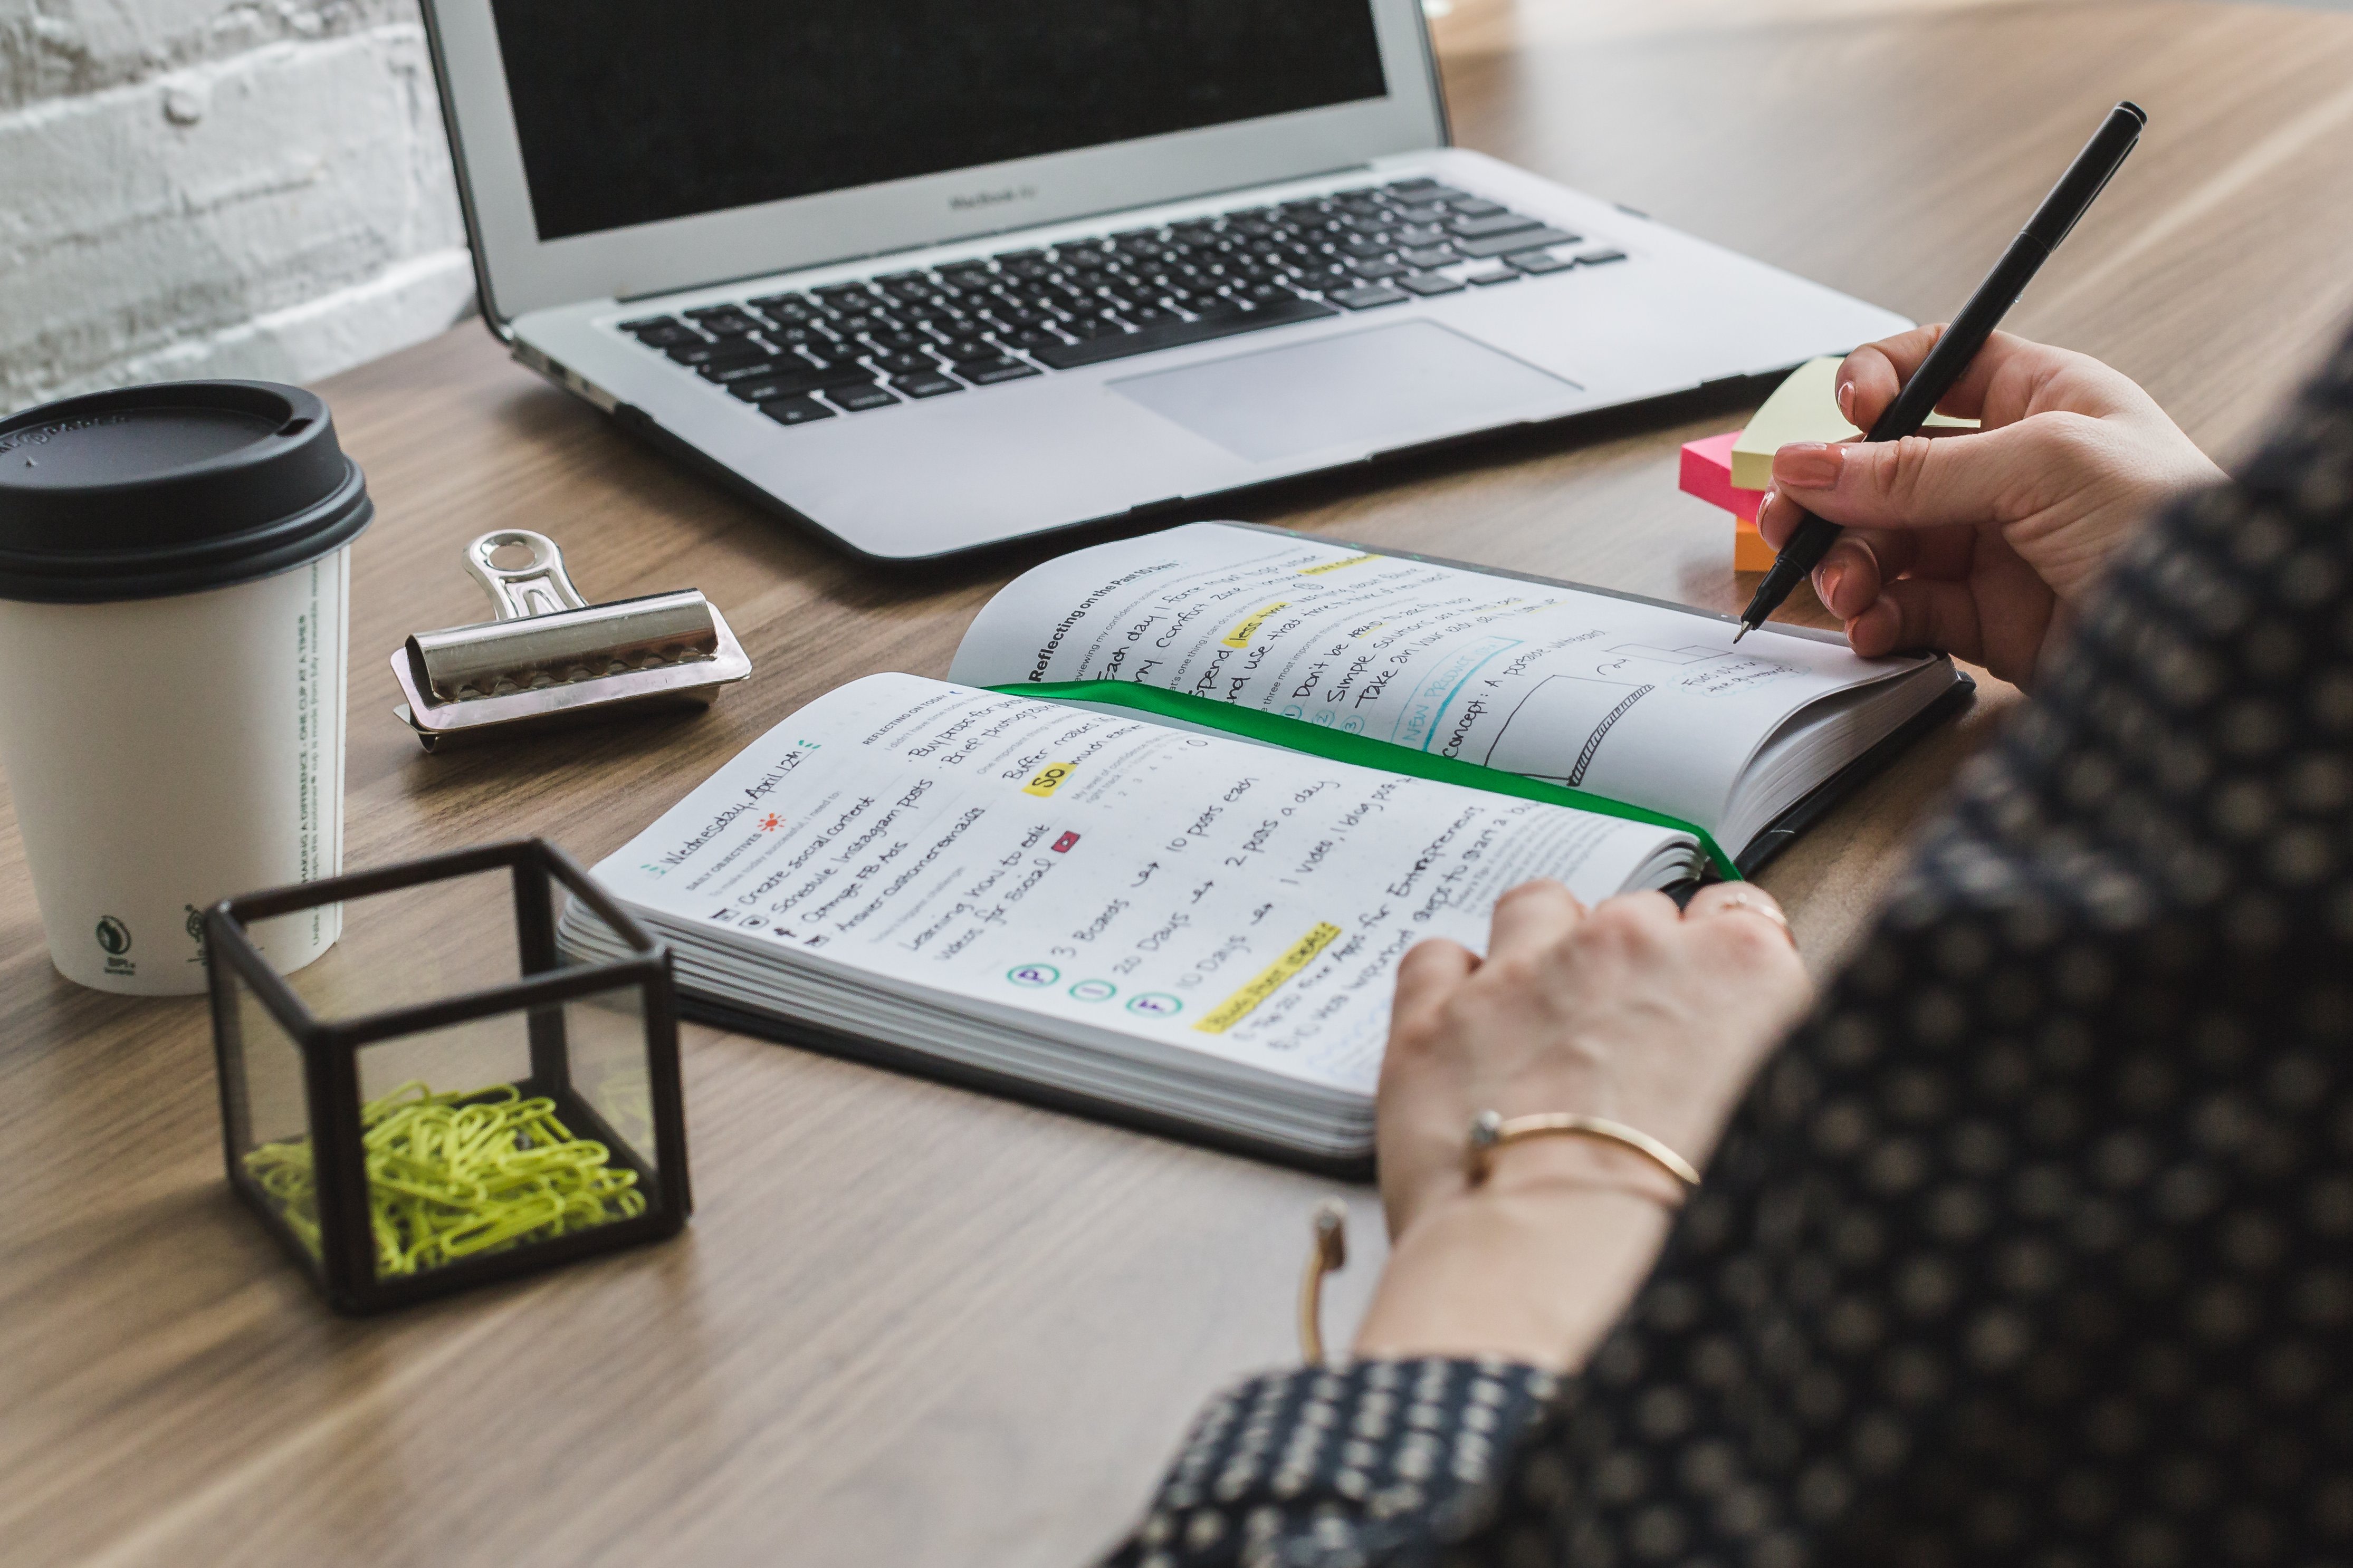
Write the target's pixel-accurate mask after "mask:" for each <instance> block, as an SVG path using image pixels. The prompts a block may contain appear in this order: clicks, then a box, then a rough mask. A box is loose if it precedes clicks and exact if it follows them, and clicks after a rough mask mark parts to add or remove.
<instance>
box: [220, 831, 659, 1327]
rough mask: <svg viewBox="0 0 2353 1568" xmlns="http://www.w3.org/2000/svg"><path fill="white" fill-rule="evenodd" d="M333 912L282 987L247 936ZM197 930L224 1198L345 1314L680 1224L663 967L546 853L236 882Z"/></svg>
mask: <svg viewBox="0 0 2353 1568" xmlns="http://www.w3.org/2000/svg"><path fill="white" fill-rule="evenodd" d="M559 883H560V884H561V885H562V886H563V888H564V889H565V891H566V892H568V893H569V894H570V895H571V899H572V902H571V906H570V908H569V909H567V910H565V912H564V917H563V920H562V921H561V922H560V923H561V925H562V927H563V931H564V937H563V940H562V941H559V937H558V926H559V921H558V920H557V910H556V904H555V889H556V886H557V885H558V884H559ZM338 904H340V905H342V906H343V936H342V939H341V940H340V941H339V942H337V943H336V945H335V947H334V948H333V949H332V950H330V951H329V952H328V953H327V954H326V955H325V956H324V957H322V958H321V959H320V960H318V961H317V962H316V963H311V964H310V965H308V966H306V967H305V968H303V969H301V970H298V971H296V972H295V973H291V974H286V975H280V974H278V973H275V972H274V971H273V970H272V969H271V967H270V965H269V962H268V961H267V960H266V959H265V958H264V957H263V955H262V952H260V950H259V947H258V946H257V945H256V942H257V937H256V933H255V931H254V927H255V925H256V924H257V922H259V921H269V920H272V919H275V918H278V917H284V916H290V915H299V914H300V913H301V911H303V910H322V913H323V911H325V910H328V909H330V908H331V907H332V906H334V905H338ZM203 929H204V932H205V943H204V945H205V952H206V964H207V967H208V969H209V972H210V978H211V994H212V1008H213V1040H214V1052H215V1058H216V1066H217V1070H218V1074H219V1079H220V1096H221V1125H222V1138H223V1146H224V1152H225V1154H226V1156H227V1165H228V1179H229V1184H231V1185H232V1186H233V1187H235V1188H236V1189H237V1194H238V1195H239V1196H240V1197H242V1198H243V1199H244V1200H245V1202H246V1203H247V1204H248V1205H249V1206H250V1207H251V1208H252V1209H253V1211H254V1212H255V1213H256V1214H257V1215H259V1216H260V1218H261V1222H262V1224H263V1225H264V1226H267V1227H268V1228H269V1231H270V1232H271V1233H272V1234H273V1235H274V1236H276V1237H277V1238H278V1240H279V1242H280V1245H281V1246H282V1247H284V1248H285V1249H286V1251H287V1252H288V1254H289V1255H290V1256H291V1257H292V1258H294V1260H295V1261H296V1262H297V1263H298V1264H300V1265H301V1267H302V1268H303V1269H304V1270H305V1271H306V1272H307V1273H308V1274H309V1275H310V1277H311V1280H312V1281H313V1282H314V1283H315V1284H316V1285H317V1286H318V1288H319V1289H320V1291H321V1292H322V1294H323V1295H324V1296H325V1297H326V1299H327V1300H328V1302H329V1303H330V1304H331V1305H332V1306H333V1307H334V1308H335V1309H336V1310H338V1311H343V1312H350V1313H366V1312H377V1311H383V1310H386V1309H389V1308H394V1307H400V1306H405V1305H406V1304H408V1303H410V1302H412V1301H418V1300H425V1299H427V1298H428V1297H433V1296H439V1295H444V1294H447V1293H448V1292H450V1291H453V1290H459V1289H465V1288H467V1287H469V1286H472V1285H478V1284H482V1283H485V1282H487V1281H490V1280H493V1279H506V1278H508V1277H510V1276H512V1275H516V1274H521V1273H524V1272H526V1271H529V1270H532V1269H537V1268H547V1267H549V1266H551V1265H553V1264H557V1263H564V1262H568V1261H570V1260H572V1259H574V1258H584V1257H586V1256H588V1255H590V1254H592V1253H598V1252H605V1251H608V1250H610V1249H612V1248H615V1247H628V1246H631V1245H634V1244H636V1243H638V1242H644V1241H651V1240H655V1239H657V1238H659V1237H668V1236H674V1235H676V1234H677V1233H678V1232H679V1230H680V1229H681V1227H683V1226H684V1225H685V1224H686V1219H687V1215H688V1214H689V1213H690V1212H691V1209H692V1199H691V1194H690V1192H689V1188H688V1182H687V1159H686V1121H685V1111H684V1107H683V1095H682V1092H681V1085H680V1079H679V1063H678V1012H677V1000H676V996H675V993H674V991H673V989H672V984H671V978H670V952H669V951H668V949H666V948H665V947H663V946H662V945H661V944H660V943H659V942H656V941H655V940H654V939H653V938H652V937H651V936H649V934H647V932H646V931H645V930H644V929H643V928H642V927H640V926H639V925H638V923H637V922H636V921H633V920H631V919H630V918H629V917H628V914H626V913H625V912H624V911H623V910H621V909H620V908H619V907H618V906H617V905H616V904H615V903H614V902H613V901H612V900H611V899H610V898H608V897H607V895H606V893H605V892H604V890H603V889H600V888H598V887H597V886H596V884H595V883H594V882H593V881H591V880H590V879H589V878H588V875H587V873H586V872H585V871H583V870H582V869H581V868H579V866H578V865H576V864H575V862H574V861H573V860H572V859H571V858H569V857H567V856H566V855H565V854H564V852H563V851H562V850H560V849H557V848H556V847H554V845H552V844H549V843H547V842H545V841H544V840H543V839H536V838H533V839H522V840H518V841H515V842H512V843H507V844H495V845H489V846H485V847H481V848H478V849H468V850H461V851H459V852H458V853H455V854H450V855H440V856H435V857H433V858H428V859H423V860H417V861H412V862H410V863H408V864H406V865H401V866H393V867H387V868H383V869H381V870H375V871H364V872H359V873H355V874H353V875H350V876H343V877H335V878H331V879H326V880H324V881H317V882H306V883H303V884H301V885H300V886H298V887H291V888H281V889H275V890H272V891H269V892H263V893H248V894H246V895H243V896H241V897H238V898H234V899H228V900H224V901H223V902H221V903H219V904H217V905H216V906H214V907H213V908H212V909H211V910H208V911H206V913H205V914H204V916H203ZM273 929H282V928H273ZM584 952H595V953H607V954H610V953H617V954H620V955H622V956H620V957H618V958H617V959H615V960H612V961H595V960H591V959H588V958H584V957H581V956H578V955H579V954H581V953H584Z"/></svg>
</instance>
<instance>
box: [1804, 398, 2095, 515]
mask: <svg viewBox="0 0 2353 1568" xmlns="http://www.w3.org/2000/svg"><path fill="white" fill-rule="evenodd" d="M2044 447H2045V441H2044V433H2043V432H2042V430H2041V429H2040V428H2038V427H2037V423H2036V421H2034V420H2031V419H2028V420H2021V421H2020V422H2019V423H2018V424H2015V425H2005V426H2001V427H2000V428H1999V429H1994V430H1982V431H1976V432H1972V433H1970V434H1968V435H1959V436H1938V437H1926V436H1906V437H1904V438H1903V439H1901V440H1897V441H1878V442H1852V443H1848V444H1845V445H1841V446H1831V445H1826V444H1824V443H1822V442H1820V441H1797V442H1792V443H1791V444H1789V445H1788V446H1787V447H1782V448H1781V449H1780V450H1779V451H1778V452H1776V453H1775V454H1774V455H1773V487H1774V488H1775V489H1778V490H1780V491H1781V492H1782V493H1784V494H1785V495H1787V496H1788V498H1789V499H1790V500H1794V501H1796V502H1797V503H1798V504H1799V506H1802V507H1804V508H1805V509H1806V510H1808V511H1810V512H1812V513H1813V514H1814V515H1815V516H1817V517H1819V518H1821V519H1823V520H1824V521H1829V522H1834V523H1837V524H1838V525H1839V526H1840V527H1841V528H1883V529H1905V528H1941V527H1947V526H1950V525H1951V524H1954V523H1967V524H1977V523H1984V522H2000V521H2008V520H2009V519H2010V517H2011V516H2012V515H2013V514H2014V512H2015V511H2016V510H2017V501H2018V498H2019V497H2021V496H2022V495H2025V494H2027V493H2030V492H2031V490H2032V489H2033V488H2034V486H2035V483H2036V481H2037V479H2038V477H2039V476H2040V475H2041V474H2042V472H2043V471H2044V470H2045V469H2046V468H2047V466H2048V464H2049V462H2050V454H2049V453H2048V452H2047V451H2046V450H2045V449H2044Z"/></svg>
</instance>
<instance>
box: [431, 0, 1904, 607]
mask: <svg viewBox="0 0 2353 1568" xmlns="http://www.w3.org/2000/svg"><path fill="white" fill-rule="evenodd" d="M425 15H426V18H427V24H428V26H429V28H430V32H431V37H432V42H433V49H434V57H435V60H436V63H437V65H438V75H439V82H440V89H441V97H442V103H443V109H444V112H445V115H446V118H447V121H448V129H449V140H450V143H451V146H452V149H453V151H454V153H455V154H456V157H457V165H458V170H459V187H460V191H461V194H462V197H463V200H464V205H465V211H466V220H467V226H468V230H469V233H470V237H471V239H472V242H473V249H474V262H475V267H476V269H477V272H478V274H479V276H480V285H481V301H482V309H483V313H484V315H485V316H486V317H487V318H488V320H489V322H490V324H491V328H492V329H493V330H494V331H496V332H498V334H499V335H500V336H501V338H503V339H505V340H507V341H508V342H510V343H512V347H513V350H514V353H515V354H516V356H517V357H518V358H519V359H521V360H522V361H523V362H524V363H526V364H529V365H530V366H532V367H533V368H534V369H536V370H537V371H539V372H540V373H541V374H544V375H546V376H547V377H549V378H550V379H552V380H554V382H556V383H557V384H559V385H562V386H564V387H565V388H567V389H569V390H570V391H572V392H574V393H576V394H578V395H580V396H582V397H585V398H586V399H588V400H589V401H590V402H592V403H594V404H596V405H597V406H598V407H599V408H602V409H604V410H605V411H606V412H607V413H608V414H610V415H612V416H615V418H616V419H617V420H618V421H619V422H621V423H622V424H624V425H625V426H628V427H629V428H631V429H633V430H635V431H637V432H638V433H639V434H641V435H643V436H644V437H648V438H649V439H651V440H653V441H654V442H656V443H658V444H659V445H660V446H662V447H665V448H666V449H668V450H670V451H671V452H673V453H675V454H677V455H679V456H681V457H683V458H688V459H689V460H691V461H692V462H694V463H695V464H697V465H698V466H701V467H702V468H707V469H711V470H713V471H716V472H718V473H720V474H722V475H723V476H724V477H726V478H727V479H729V480H730V481H731V482H732V483H733V484H735V485H736V486H737V487H738V488H740V489H744V491H745V492H747V493H748V494H750V495H752V496H754V497H755V498H757V499H758V500H760V501H762V502H763V503H764V504H765V505H767V506H769V507H771V508H773V509H774V510H776V511H778V512H780V513H782V514H784V515H786V516H788V517H791V518H794V519H797V520H799V521H804V522H806V523H807V524H809V525H812V526H814V527H815V528H817V529H818V530H821V531H824V532H825V533H827V534H828V535H830V536H832V538H834V539H835V540H837V541H839V542H840V543H841V544H842V545H844V546H846V547H847V548H849V550H851V551H854V552H858V553H860V554H861V555H865V556H869V557H873V558H877V559H881V560H889V561H910V560H917V559H922V558H925V557H933V556H940V555H946V554H951V553H953V552H958V551H964V550H970V549H973V548H975V547H976V546H981V545H987V544H992V543H996V542H1000V541H1004V540H1009V539H1015V538H1018V537H1021V536H1024V535H1029V534H1036V533H1042V532H1046V531H1050V530H1055V529H1062V528H1069V527H1072V526H1075V525H1078V524H1082V523H1087V522H1093V521H1102V520H1105V519H1113V518H1120V517H1123V516H1125V515H1126V514H1129V513H1133V512H1138V511H1146V510H1152V511H1159V510H1167V509H1168V508H1169V507H1170V506H1171V505H1172V503H1179V502H1192V501H1195V500H1198V499H1199V498H1204V497H1208V496H1213V495H1217V494H1219V493H1220V492H1224V491H1229V490H1234V489H1241V488H1243V487H1246V486H1251V485H1257V484H1261V483H1264V482H1266V481H1269V480H1273V479H1283V478H1287V477H1290V476H1293V475H1299V474H1305V473H1310V472H1314V471H1316V470H1319V469H1327V468H1336V467H1339V466H1342V465H1346V464H1356V463H1361V462H1366V461H1370V460H1378V459H1381V458H1391V457H1396V456H1398V455H1401V454H1405V453H1409V452H1412V451H1414V450H1416V449H1417V448H1422V447H1429V446H1430V445H1432V444H1435V443H1440V442H1446V441H1451V440H1455V439H1459V438H1461V437H1465V436H1470V435H1474V434H1477V433H1480V432H1485V431H1494V430H1499V429H1503V428H1505V427H1509V426H1521V425H1529V424H1539V423H1543V422H1545V421H1549V420H1556V419H1562V418H1565V417H1568V416H1576V415H1580V414H1587V413H1590V412H1592V411H1594V410H1596V409H1599V408H1604V407H1608V406H1610V405H1620V404H1626V403H1631V402H1635V401H1638V400H1641V399H1644V398H1651V397H1657V396H1661V395H1666V394H1672V393H1676V392H1682V391H1685V390H1688V389H1691V388H1694V387H1697V386H1700V385H1703V384H1706V383H1709V382H1713V381H1719V380H1723V379H1725V378H1728V377H1735V376H1742V375H1749V374H1762V373H1769V372H1772V371H1776V370H1779V369H1783V368H1786V367H1788V366H1789V365H1792V364H1795V363H1799V362H1800V361H1803V360H1806V359H1809V358H1811V357H1813V356H1814V355H1817V354H1820V353H1831V352H1837V351H1841V350H1844V349H1846V348H1849V347H1851V346H1852V345H1853V344H1855V343H1858V342H1866V341H1868V340H1870V339H1872V338H1875V337H1878V336H1881V335H1883V334H1885V333H1888V332H1891V331H1900V330H1901V329H1903V328H1904V327H1905V326H1906V325H1908V324H1909V323H1908V322H1906V321H1905V320H1904V319H1903V318H1901V317H1899V316H1896V315H1894V314H1892V313H1890V312H1888V311H1886V310H1880V309H1877V308H1875V307H1873V306H1871V305H1867V304H1864V303H1862V302H1861V301H1859V300H1852V299H1850V298H1847V297H1846V296H1843V295H1841V294H1839V293H1836V292H1834V291H1832V290H1831V289H1826V288H1823V287H1821V286H1820V285H1818V284H1815V283H1811V282H1809V281H1807V280H1806V279H1801V278H1796V277H1792V276H1791V275H1789V274H1788V273H1786V272H1782V271H1779V270H1778V269H1776V268H1771V267H1767V266H1765V265H1763V264H1761V263H1759V262H1757V261H1753V260H1750V259H1748V258H1744V257H1741V256H1737V255H1735V254H1734V253H1732V252H1730V251H1726V250H1724V249H1721V248H1719V247H1715V246H1713V245H1709V244H1706V243H1704V241H1701V240H1697V239H1694V238H1692V237H1689V236H1687V235H1683V234H1679V233H1677V232H1675V231H1674V230H1673V229H1671V228H1668V227H1666V226H1663V225H1661V224H1658V223H1654V222H1652V221H1651V220H1650V219H1649V218H1647V217H1645V216H1642V215H1641V214H1640V213H1637V212H1633V211H1631V210H1630V209H1628V208H1625V207H1621V206H1616V205H1611V204H1610V203H1609V202H1606V201H1601V200H1597V199H1596V198H1594V197H1592V196H1588V195H1582V194H1580V193H1578V192H1576V191H1572V190H1567V189H1564V188H1563V187H1561V186H1560V185H1557V184H1553V183H1551V182H1550V181H1547V180H1543V179H1539V178H1537V177H1536V176H1535V175H1534V174H1528V173H1527V172H1525V171H1524V170H1521V169H1517V168H1514V167H1513V166H1512V165H1510V164H1507V163H1500V162H1498V161H1496V160H1494V159H1493V158H1488V157H1484V156H1482V155H1481V154H1479V153H1471V152H1466V151H1463V150H1461V149H1459V148H1454V147H1451V146H1450V145H1448V136H1447V126H1446V116H1445V107H1444V104H1443V102H1442V100H1441V99H1440V91H1439V85H1438V80H1437V75H1436V71H1435V67H1434V64H1433V61H1432V58H1431V55H1430V40H1429V36H1428V31H1427V28H1426V26H1425V25H1424V22H1423V18H1422V14H1421V9H1420V5H1419V0H1280V3H1274V0H1021V3H1020V4H1018V5H985V4H982V5H976V4H971V3H969V0H966V3H964V4H953V3H917V0H790V3H788V4H777V3H775V0H681V3H677V4H670V5H653V4H649V3H648V0H426V5H425Z"/></svg>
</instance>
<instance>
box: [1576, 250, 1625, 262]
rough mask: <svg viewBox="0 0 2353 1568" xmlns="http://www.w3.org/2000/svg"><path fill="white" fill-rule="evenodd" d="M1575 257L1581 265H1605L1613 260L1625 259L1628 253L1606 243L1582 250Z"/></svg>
mask: <svg viewBox="0 0 2353 1568" xmlns="http://www.w3.org/2000/svg"><path fill="white" fill-rule="evenodd" d="M1574 259H1575V260H1576V262H1577V265H1578V266H1579V267H1604V266H1607V265H1609V263H1610V262H1612V261H1623V260H1625V259H1626V253H1625V252H1624V251H1622V250H1620V249H1619V248H1618V247H1616V246H1614V245H1604V246H1599V247H1595V248H1594V249H1591V250H1580V251H1578V252H1577V255H1576V257H1575V258H1574Z"/></svg>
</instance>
